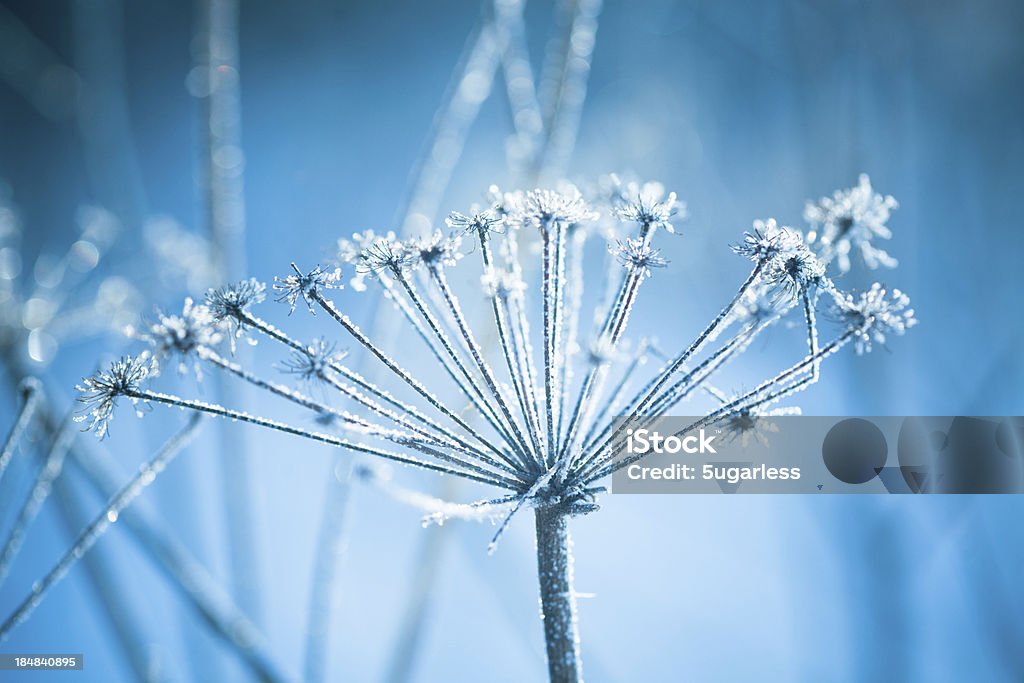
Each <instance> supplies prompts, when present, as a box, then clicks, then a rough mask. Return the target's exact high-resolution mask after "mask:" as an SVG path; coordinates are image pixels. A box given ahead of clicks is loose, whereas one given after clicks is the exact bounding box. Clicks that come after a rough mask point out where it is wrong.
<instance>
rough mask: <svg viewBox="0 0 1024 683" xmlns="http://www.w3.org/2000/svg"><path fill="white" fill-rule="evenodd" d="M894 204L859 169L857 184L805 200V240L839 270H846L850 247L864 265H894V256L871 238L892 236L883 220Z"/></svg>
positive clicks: (895, 205)
mask: <svg viewBox="0 0 1024 683" xmlns="http://www.w3.org/2000/svg"><path fill="white" fill-rule="evenodd" d="M898 206H899V204H898V203H897V202H896V200H895V199H893V198H892V197H891V196H888V195H881V194H878V193H877V192H875V191H874V190H873V189H872V187H871V179H870V178H868V176H867V175H866V174H863V173H862V174H861V176H860V179H859V182H858V184H857V187H853V188H850V189H848V190H838V191H836V192H835V193H834V194H833V195H832V196H831V197H822V198H821V199H819V200H818V201H817V202H808V203H807V206H806V208H805V209H804V218H805V219H806V220H807V222H808V223H810V226H811V231H810V232H809V233H808V236H807V241H808V242H809V243H811V244H816V245H817V248H818V252H819V255H820V256H821V257H822V259H823V260H825V261H831V260H833V259H835V260H836V263H837V267H838V269H839V272H841V273H845V272H847V271H849V270H850V252H852V251H854V250H856V251H858V252H860V255H861V258H862V259H863V261H864V264H865V265H866V266H867V267H868V268H872V269H874V268H878V267H879V266H885V267H886V268H894V267H895V266H896V265H897V261H896V259H895V258H893V257H892V256H890V255H889V254H888V253H886V251H885V250H883V249H880V248H878V247H876V246H875V245H874V244H873V241H874V240H875V239H876V238H877V239H885V240H887V239H890V238H891V237H892V231H890V230H889V228H888V227H887V226H886V223H887V222H888V221H889V216H890V215H891V213H892V210H893V209H895V208H897V207H898Z"/></svg>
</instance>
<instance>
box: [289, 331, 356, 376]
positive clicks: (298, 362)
mask: <svg viewBox="0 0 1024 683" xmlns="http://www.w3.org/2000/svg"><path fill="white" fill-rule="evenodd" d="M346 355H348V354H347V353H346V352H339V351H338V346H337V344H334V343H333V342H329V341H327V340H326V339H324V338H323V337H320V338H317V339H314V340H313V342H312V343H311V344H309V346H306V347H305V348H303V349H302V350H295V351H294V352H293V353H292V355H291V357H290V358H288V359H287V360H285V361H284V362H283V363H282V364H281V365H282V366H283V368H284V370H285V372H287V373H289V374H292V375H296V376H298V377H299V378H300V379H303V380H306V381H313V380H322V379H323V378H324V377H325V376H326V374H327V370H328V369H329V368H330V367H331V365H332V364H333V363H337V362H340V361H341V360H342V359H344V358H345V356H346Z"/></svg>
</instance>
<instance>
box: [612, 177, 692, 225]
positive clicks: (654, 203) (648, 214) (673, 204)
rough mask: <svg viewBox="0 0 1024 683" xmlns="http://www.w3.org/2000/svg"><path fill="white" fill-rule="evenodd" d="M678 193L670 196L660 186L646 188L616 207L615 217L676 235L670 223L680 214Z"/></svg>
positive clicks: (671, 193)
mask: <svg viewBox="0 0 1024 683" xmlns="http://www.w3.org/2000/svg"><path fill="white" fill-rule="evenodd" d="M679 208H680V207H679V203H678V202H677V200H676V193H675V192H670V193H669V194H668V196H665V195H664V191H663V190H662V188H661V187H660V186H658V187H650V186H644V188H643V189H642V190H640V191H638V192H636V193H635V194H632V195H630V196H629V198H628V199H625V200H624V201H622V202H621V203H619V204H618V206H616V207H615V209H614V211H615V215H616V216H618V217H619V219H621V220H624V221H633V222H635V223H639V224H640V225H642V226H644V227H645V228H661V229H663V230H665V231H666V232H670V233H674V232H675V231H676V230H675V227H674V226H673V225H672V223H670V222H669V221H670V220H671V219H672V217H673V216H675V215H677V214H678V213H679Z"/></svg>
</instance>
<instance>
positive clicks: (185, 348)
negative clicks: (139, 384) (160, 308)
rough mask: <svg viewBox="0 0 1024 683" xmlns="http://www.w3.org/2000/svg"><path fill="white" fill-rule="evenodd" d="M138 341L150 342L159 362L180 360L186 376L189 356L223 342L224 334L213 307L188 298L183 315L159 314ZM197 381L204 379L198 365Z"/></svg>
mask: <svg viewBox="0 0 1024 683" xmlns="http://www.w3.org/2000/svg"><path fill="white" fill-rule="evenodd" d="M137 336H138V338H139V339H142V340H143V341H145V342H147V343H148V344H149V345H150V348H151V349H152V351H153V358H154V360H156V361H163V360H164V359H165V358H177V359H178V372H181V373H184V372H185V370H186V369H187V362H188V360H189V359H190V357H191V356H192V355H193V354H195V353H196V352H197V351H199V350H200V349H203V348H212V347H214V346H217V345H218V344H220V343H221V341H223V339H224V335H223V333H222V331H221V327H220V325H219V324H218V322H217V320H216V318H215V317H214V315H213V313H212V312H211V311H210V308H209V307H207V306H204V305H202V304H196V303H195V302H193V301H192V299H190V298H189V299H185V303H184V305H182V308H181V314H180V315H167V314H164V313H160V314H158V315H157V319H156V321H155V322H153V323H152V324H150V325H149V327H148V328H147V329H146V330H145V331H143V332H141V333H139V334H138V335H137ZM194 367H195V371H196V379H199V378H200V377H201V373H200V371H199V365H198V363H197V364H196V365H195V366H194Z"/></svg>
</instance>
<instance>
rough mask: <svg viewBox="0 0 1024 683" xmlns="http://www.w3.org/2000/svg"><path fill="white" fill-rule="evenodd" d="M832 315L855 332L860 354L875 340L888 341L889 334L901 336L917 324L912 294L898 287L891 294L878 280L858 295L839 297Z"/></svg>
mask: <svg viewBox="0 0 1024 683" xmlns="http://www.w3.org/2000/svg"><path fill="white" fill-rule="evenodd" d="M833 314H834V315H835V317H837V318H838V319H839V320H840V321H841V322H843V323H844V324H846V325H847V326H848V327H849V329H850V330H853V331H854V332H855V334H856V337H857V340H856V347H857V353H867V352H869V351H871V347H872V344H873V343H878V344H885V340H886V338H887V337H888V336H889V335H894V334H895V335H901V334H903V333H904V332H906V331H907V330H908V329H910V328H911V327H913V326H914V325H916V324H917V318H915V317H914V309H912V308H910V297H908V296H907V295H906V294H904V293H903V292H901V291H900V290H898V289H893V290H892V292H891V293H890V292H889V291H888V290H886V288H885V286H883V285H882V284H880V283H878V282H876V283H874V284H873V285H871V288H870V289H868V291H866V292H862V293H861V294H859V295H856V296H855V295H853V294H847V295H845V296H836V297H835V307H834V310H833Z"/></svg>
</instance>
